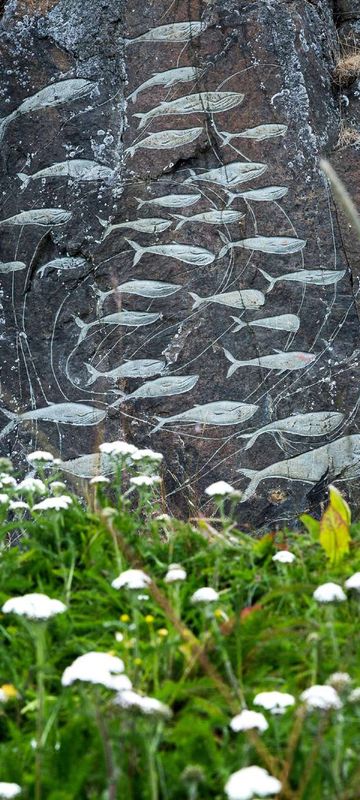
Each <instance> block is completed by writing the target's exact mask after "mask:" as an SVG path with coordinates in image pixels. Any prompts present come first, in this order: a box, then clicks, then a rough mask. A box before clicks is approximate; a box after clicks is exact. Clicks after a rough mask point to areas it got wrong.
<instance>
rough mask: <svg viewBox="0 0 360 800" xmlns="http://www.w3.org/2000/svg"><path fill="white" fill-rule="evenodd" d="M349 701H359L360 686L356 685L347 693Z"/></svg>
mask: <svg viewBox="0 0 360 800" xmlns="http://www.w3.org/2000/svg"><path fill="white" fill-rule="evenodd" d="M349 703H360V686H356V688H355V689H353V690H352V692H350V694H349Z"/></svg>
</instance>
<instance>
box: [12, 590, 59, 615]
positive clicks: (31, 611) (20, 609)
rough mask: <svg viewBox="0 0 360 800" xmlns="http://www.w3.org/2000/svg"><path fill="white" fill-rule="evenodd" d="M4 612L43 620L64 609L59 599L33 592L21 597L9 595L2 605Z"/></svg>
mask: <svg viewBox="0 0 360 800" xmlns="http://www.w3.org/2000/svg"><path fill="white" fill-rule="evenodd" d="M2 611H3V612H4V614H17V615H18V616H19V617H26V618H27V619H31V620H38V621H45V620H47V619H50V618H51V617H55V616H56V615H57V614H62V613H63V612H64V611H66V606H65V605H64V603H62V602H61V601H60V600H53V599H52V598H51V597H48V595H47V594H40V593H38V592H34V593H33V594H24V595H22V596H21V597H11V598H10V599H9V600H7V601H6V603H4V605H3V607H2Z"/></svg>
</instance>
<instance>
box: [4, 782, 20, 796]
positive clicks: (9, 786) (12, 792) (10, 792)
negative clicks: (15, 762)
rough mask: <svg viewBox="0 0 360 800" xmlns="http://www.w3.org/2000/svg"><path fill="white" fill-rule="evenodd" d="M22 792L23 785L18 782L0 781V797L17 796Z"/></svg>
mask: <svg viewBox="0 0 360 800" xmlns="http://www.w3.org/2000/svg"><path fill="white" fill-rule="evenodd" d="M20 792H21V787H20V786H19V784H18V783H5V782H3V781H0V797H1V798H4V800H7V798H9V800H10V798H11V797H17V796H18V794H20Z"/></svg>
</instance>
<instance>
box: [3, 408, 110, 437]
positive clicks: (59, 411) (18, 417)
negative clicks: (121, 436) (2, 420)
mask: <svg viewBox="0 0 360 800" xmlns="http://www.w3.org/2000/svg"><path fill="white" fill-rule="evenodd" d="M0 411H1V412H2V413H3V414H4V415H5V417H7V418H8V419H10V420H11V422H10V423H9V424H8V425H6V427H5V428H3V429H2V431H0V438H3V437H4V436H7V434H8V433H10V431H12V430H14V428H16V427H17V426H18V425H19V424H20V423H21V422H27V421H28V420H30V421H35V422H55V423H56V424H57V425H58V424H62V425H78V426H81V427H82V426H85V425H98V424H99V422H102V421H103V420H104V419H105V417H106V413H107V412H106V410H104V409H101V408H96V407H95V406H90V405H84V403H51V404H50V405H49V406H46V407H45V408H35V409H32V410H31V411H24V412H22V413H21V414H14V413H13V412H12V411H7V410H5V409H4V408H1V409H0Z"/></svg>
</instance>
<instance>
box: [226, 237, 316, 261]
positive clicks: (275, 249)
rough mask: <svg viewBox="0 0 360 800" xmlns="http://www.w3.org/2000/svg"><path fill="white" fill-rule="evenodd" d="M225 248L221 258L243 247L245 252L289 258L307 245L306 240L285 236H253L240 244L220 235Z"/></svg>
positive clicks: (241, 240) (242, 240)
mask: <svg viewBox="0 0 360 800" xmlns="http://www.w3.org/2000/svg"><path fill="white" fill-rule="evenodd" d="M219 236H220V238H221V241H222V242H224V247H222V249H221V250H220V253H219V258H222V257H223V256H225V255H226V253H227V252H228V251H229V250H233V248H235V247H241V248H242V249H244V250H256V251H258V252H260V253H270V254H272V255H279V256H288V255H291V253H298V252H299V251H300V250H303V249H304V247H305V245H306V240H305V239H292V238H290V237H288V236H287V237H284V236H253V237H251V238H250V239H240V241H238V242H230V241H229V239H227V238H226V236H224V234H223V233H219Z"/></svg>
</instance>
